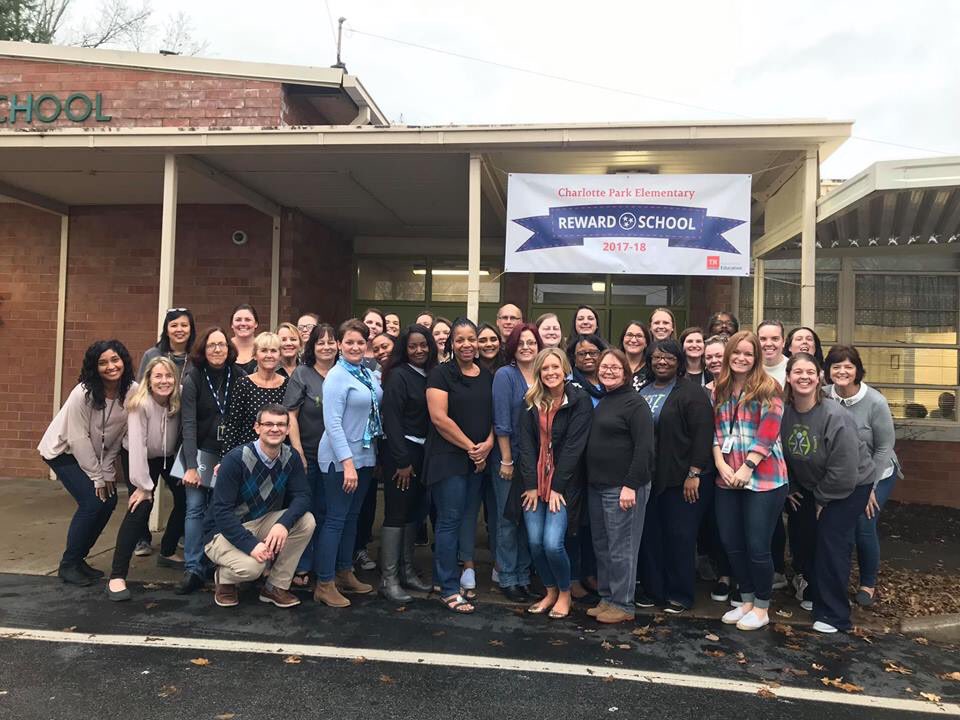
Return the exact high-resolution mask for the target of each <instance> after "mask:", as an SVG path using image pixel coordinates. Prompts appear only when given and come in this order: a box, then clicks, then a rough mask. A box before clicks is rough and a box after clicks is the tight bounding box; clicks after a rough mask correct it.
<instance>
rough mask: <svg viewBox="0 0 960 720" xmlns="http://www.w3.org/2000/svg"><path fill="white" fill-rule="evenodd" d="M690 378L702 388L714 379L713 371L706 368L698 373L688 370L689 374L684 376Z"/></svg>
mask: <svg viewBox="0 0 960 720" xmlns="http://www.w3.org/2000/svg"><path fill="white" fill-rule="evenodd" d="M684 377H687V378H689V379H690V380H691V381H692V382H693V383H694V384H695V385H699V386H700V387H701V388H704V387H706V386H707V383H709V382H711V381H712V380H713V373H712V372H710V371H709V370H707V369H706V368H704V369H703V370H701V371H700V372H698V373H693V372H690V371H689V370H688V371H687V374H686V375H685V376H684Z"/></svg>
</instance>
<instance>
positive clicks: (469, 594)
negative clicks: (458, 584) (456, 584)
mask: <svg viewBox="0 0 960 720" xmlns="http://www.w3.org/2000/svg"><path fill="white" fill-rule="evenodd" d="M460 594H461V595H463V597H465V598H466V599H467V600H469V601H470V602H473V601H474V600H476V599H477V590H476V588H465V587H462V588H460Z"/></svg>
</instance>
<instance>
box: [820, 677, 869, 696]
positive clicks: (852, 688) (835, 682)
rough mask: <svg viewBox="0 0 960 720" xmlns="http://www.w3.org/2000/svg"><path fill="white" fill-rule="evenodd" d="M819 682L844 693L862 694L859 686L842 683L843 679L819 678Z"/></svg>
mask: <svg viewBox="0 0 960 720" xmlns="http://www.w3.org/2000/svg"><path fill="white" fill-rule="evenodd" d="M820 682H822V683H823V684H824V685H827V686H829V687H835V688H837V689H838V690H843V691H844V692H848V693H857V692H863V688H862V687H860V686H859V685H854V684H853V683H847V682H844V681H843V677H838V678H832V679H831V678H827V677H824V678H820Z"/></svg>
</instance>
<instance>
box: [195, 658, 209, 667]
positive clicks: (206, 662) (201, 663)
mask: <svg viewBox="0 0 960 720" xmlns="http://www.w3.org/2000/svg"><path fill="white" fill-rule="evenodd" d="M190 662H191V663H193V664H194V665H199V666H200V667H203V666H204V665H209V664H210V661H209V660H207V659H206V658H194V659H193V660H191V661H190Z"/></svg>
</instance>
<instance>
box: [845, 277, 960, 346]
mask: <svg viewBox="0 0 960 720" xmlns="http://www.w3.org/2000/svg"><path fill="white" fill-rule="evenodd" d="M957 282H958V278H957V277H956V276H936V275H857V276H856V293H855V294H856V305H855V308H856V310H855V313H856V316H855V320H856V322H855V328H854V340H855V341H857V342H904V343H932V344H943V345H955V344H957V310H958V307H957V306H958V301H957V291H958V287H957Z"/></svg>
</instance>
